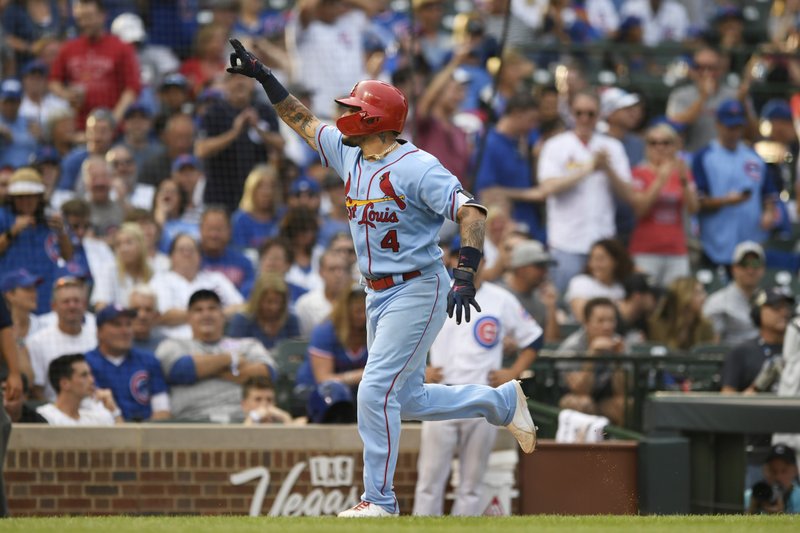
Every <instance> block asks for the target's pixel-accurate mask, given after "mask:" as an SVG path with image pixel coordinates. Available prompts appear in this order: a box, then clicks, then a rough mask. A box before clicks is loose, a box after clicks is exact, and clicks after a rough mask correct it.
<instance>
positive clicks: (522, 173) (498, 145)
mask: <svg viewBox="0 0 800 533" xmlns="http://www.w3.org/2000/svg"><path fill="white" fill-rule="evenodd" d="M519 144H520V143H519V141H518V140H517V139H512V138H510V137H506V136H505V135H503V134H502V133H499V132H498V131H497V130H495V129H492V130H490V131H489V133H488V135H487V136H486V147H485V148H484V150H483V159H481V162H480V167H479V168H478V174H477V176H476V178H475V193H476V194H478V195H480V193H481V191H483V190H484V189H488V188H490V187H508V188H512V189H529V188H531V187H532V186H533V181H532V179H531V159H530V149H529V147H528V145H527V143H526V144H525V146H526V150H525V153H521V151H520V149H519ZM511 218H512V219H514V221H515V222H517V223H521V224H523V225H525V226H526V227H527V231H528V233H530V235H531V236H532V237H533V238H534V239H536V240H537V241H540V242H545V239H546V235H545V230H544V226H543V224H542V223H541V222H540V221H539V214H538V213H537V211H536V207H535V206H534V204H532V203H530V202H513V204H512V208H511Z"/></svg>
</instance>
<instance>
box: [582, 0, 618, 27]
mask: <svg viewBox="0 0 800 533" xmlns="http://www.w3.org/2000/svg"><path fill="white" fill-rule="evenodd" d="M586 16H587V18H588V19H589V24H591V26H592V27H593V28H594V29H596V30H599V31H600V32H602V33H603V35H608V34H609V33H613V32H615V31H617V29H618V28H619V14H618V13H617V8H616V7H614V2H612V1H611V0H586Z"/></svg>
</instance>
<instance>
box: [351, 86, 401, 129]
mask: <svg viewBox="0 0 800 533" xmlns="http://www.w3.org/2000/svg"><path fill="white" fill-rule="evenodd" d="M336 102H337V103H338V104H341V105H343V106H347V107H354V108H358V111H357V112H355V113H353V114H352V115H348V116H346V117H342V118H340V119H339V120H337V121H336V127H337V128H339V131H341V132H342V133H344V134H345V135H369V134H371V133H378V132H381V131H396V132H398V133H399V132H401V131H403V127H404V126H405V123H406V115H407V114H408V101H407V100H406V97H405V96H403V93H402V92H400V89H398V88H397V87H394V86H393V85H389V84H388V83H384V82H382V81H378V80H366V81H360V82H358V83H356V85H355V87H353V90H352V91H350V96H348V97H347V98H338V99H337V100H336Z"/></svg>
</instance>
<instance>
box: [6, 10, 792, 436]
mask: <svg viewBox="0 0 800 533" xmlns="http://www.w3.org/2000/svg"><path fill="white" fill-rule="evenodd" d="M273 4H274V5H273ZM402 4H404V3H403V2H388V1H382V0H297V1H296V2H288V3H287V2H274V3H273V2H269V1H266V0H239V1H234V0H207V1H203V0H189V1H187V2H139V1H132V0H131V1H126V0H114V1H105V2H102V1H98V0H72V1H68V0H26V1H22V0H19V1H0V21H1V22H2V26H1V28H2V32H1V33H2V34H1V35H0V76H1V77H2V80H0V204H1V205H2V207H0V275H1V277H2V283H1V285H2V292H3V295H4V297H5V300H6V303H7V305H8V307H9V310H10V313H11V316H12V318H13V322H14V335H15V338H16V340H17V343H18V346H19V351H20V353H21V359H20V361H21V364H20V370H21V372H22V374H23V375H24V376H25V377H26V380H27V381H28V382H29V384H30V391H31V395H32V398H34V399H39V400H41V401H45V400H46V401H48V402H52V403H50V404H48V405H49V406H53V407H48V409H47V411H48V412H52V411H53V409H59V410H61V411H62V412H65V411H64V410H63V409H62V407H63V408H64V409H68V410H69V411H70V412H69V413H67V416H68V417H70V418H72V419H75V416H72V415H74V414H75V413H76V411H75V409H76V407H75V405H77V404H76V403H75V402H76V401H79V400H80V398H81V397H82V396H81V395H83V394H85V390H87V389H91V388H93V387H94V388H96V389H98V390H101V391H102V390H109V391H111V394H112V400H113V401H115V402H116V403H114V404H113V405H112V406H113V407H114V409H110V410H111V411H112V414H113V412H114V411H116V409H117V407H116V406H119V407H118V408H119V410H120V418H121V419H124V420H127V421H133V420H152V419H161V418H167V417H170V416H171V417H176V418H191V419H204V420H216V421H230V420H236V419H239V418H243V417H244V418H246V419H247V420H249V421H250V423H253V422H254V421H256V419H258V420H262V419H263V420H266V419H269V420H281V421H286V420H288V419H287V416H289V415H286V413H283V412H282V411H279V410H274V409H273V408H272V407H270V406H271V405H272V403H270V402H271V400H270V401H267V400H264V399H258V400H254V399H253V398H251V397H250V396H251V395H255V396H253V397H256V396H258V398H261V395H259V394H260V392H259V391H263V390H266V389H269V388H270V385H269V383H270V381H271V380H275V379H276V378H277V377H278V376H280V375H281V374H282V372H286V371H288V369H285V368H281V360H280V359H279V358H278V357H277V352H278V351H279V348H280V345H281V343H282V341H285V340H287V339H296V338H301V339H305V340H307V341H309V348H308V350H307V352H306V354H305V357H306V359H305V362H304V363H303V364H302V365H301V368H300V370H299V372H298V380H297V385H298V386H297V389H296V390H295V391H294V392H295V394H296V395H298V396H299V397H301V398H303V399H305V398H309V397H310V395H311V394H312V392H314V393H315V394H317V395H319V391H318V390H315V387H317V386H318V385H320V384H321V383H323V382H326V381H331V380H332V381H335V382H338V383H341V384H344V385H345V386H346V388H347V389H350V390H349V393H351V394H356V392H357V385H358V382H359V379H360V372H361V368H363V366H364V364H365V363H366V360H367V357H368V354H367V350H366V344H367V340H366V331H365V318H364V314H363V313H364V311H363V306H364V302H363V298H362V296H363V291H362V290H361V288H360V287H358V285H357V284H358V282H359V275H358V272H357V270H356V265H355V249H354V247H353V243H352V240H351V239H350V237H349V229H348V220H347V212H346V209H345V184H344V183H343V182H342V180H341V179H340V178H339V177H338V176H335V175H331V174H330V172H329V171H328V170H327V169H326V168H325V167H324V166H323V164H322V163H321V162H320V161H319V158H318V156H317V155H316V153H315V152H314V151H313V150H312V149H311V148H309V147H308V146H307V145H305V144H304V143H303V142H302V141H301V140H300V139H299V137H297V136H296V135H295V134H294V133H293V132H291V131H290V130H289V129H287V128H285V127H284V125H283V124H280V123H279V121H278V118H277V115H276V114H275V112H274V110H273V109H272V107H271V106H270V105H268V102H267V100H266V99H265V97H264V95H263V94H261V93H260V90H256V87H254V84H253V82H252V80H250V79H249V78H246V77H243V76H232V75H229V74H227V73H226V72H225V67H226V62H227V56H228V54H229V52H230V50H229V46H228V44H227V39H228V38H230V37H236V38H239V39H241V40H242V41H243V42H244V43H245V45H246V46H247V47H248V48H249V49H252V50H254V51H255V53H257V54H258V55H259V57H260V59H261V60H262V61H264V62H265V63H266V64H267V65H269V66H270V68H272V69H273V71H274V72H275V73H276V75H277V76H278V77H279V78H280V79H281V80H282V81H283V82H285V83H286V84H287V86H288V87H289V88H290V91H291V92H292V93H293V94H295V95H296V96H297V97H298V98H299V99H301V100H302V101H303V102H305V103H306V105H308V106H309V107H310V108H311V109H312V110H313V112H314V113H315V114H316V115H318V116H320V117H321V118H323V119H325V120H327V121H331V120H334V119H335V118H336V117H337V114H338V113H339V112H340V109H337V107H336V105H335V104H334V103H333V99H334V98H335V97H339V96H342V95H343V94H347V93H348V92H349V91H350V88H351V87H352V86H353V84H354V83H355V82H356V81H359V80H361V79H365V78H377V79H383V80H386V81H390V82H392V83H394V84H395V85H396V86H398V87H400V88H401V89H402V90H403V91H404V92H405V93H406V94H407V96H408V98H409V101H410V104H411V111H410V120H409V121H408V126H407V131H405V132H403V137H404V138H406V139H409V140H410V141H412V142H414V143H416V144H417V145H418V146H420V148H423V149H425V150H426V151H429V152H430V153H432V154H433V155H434V156H436V157H437V158H438V159H439V160H440V161H442V162H443V163H444V164H445V166H446V167H447V168H448V169H449V170H450V171H452V172H453V173H454V174H455V175H456V176H457V177H458V178H459V180H460V181H461V182H462V183H463V184H464V186H465V188H466V189H468V190H470V191H472V192H473V193H475V194H476V195H477V196H478V198H479V200H480V201H481V202H482V203H483V204H485V205H486V206H487V207H488V209H489V218H488V221H487V239H486V244H485V256H486V261H485V265H484V274H483V279H484V281H487V282H495V283H497V284H499V285H501V286H504V287H505V288H507V289H509V290H510V291H511V292H512V293H513V294H514V295H515V296H516V297H517V298H518V299H519V301H520V303H521V304H522V306H523V307H524V308H525V309H526V310H527V311H528V312H529V313H530V314H531V316H533V317H534V318H535V319H536V320H537V322H538V323H539V324H540V325H541V327H542V329H543V331H544V340H545V341H546V342H547V343H548V344H549V345H550V346H551V347H552V348H554V349H555V350H556V351H557V352H558V353H579V352H580V353H588V354H602V353H626V352H627V350H628V348H629V347H630V346H632V345H635V344H637V343H638V344H640V343H643V342H652V343H660V344H662V345H664V346H666V347H667V348H668V349H669V350H671V351H679V350H684V351H686V350H690V349H691V348H693V347H695V346H697V345H700V344H704V343H724V344H727V345H730V346H736V345H738V344H740V343H742V342H752V339H753V338H756V336H757V333H758V329H759V326H758V325H757V324H755V323H754V322H753V312H752V309H753V308H754V306H756V307H758V306H760V305H762V304H758V303H757V302H755V300H754V298H755V297H756V296H757V294H758V290H759V288H763V287H765V286H768V285H771V284H772V283H773V278H772V276H771V272H772V270H773V269H776V268H781V269H786V270H789V271H790V272H791V278H795V277H796V272H797V269H798V267H799V266H800V255H798V254H797V253H796V251H795V250H789V251H786V250H783V249H781V250H777V249H775V248H774V247H773V246H772V245H773V243H774V242H775V241H776V240H781V239H783V242H784V243H785V242H786V239H789V238H791V236H792V232H793V227H794V225H795V224H796V220H797V218H798V217H797V213H798V208H797V207H796V204H795V202H794V200H793V198H794V196H795V194H794V190H795V186H796V184H797V181H796V180H795V176H796V174H797V165H796V161H797V153H798V139H797V135H796V132H795V130H794V128H793V127H792V107H791V104H790V99H791V97H792V91H791V90H790V89H787V87H791V86H792V84H796V83H798V82H800V61H798V60H797V58H796V54H795V55H792V52H793V51H795V50H796V48H797V46H798V36H800V23H798V20H800V18H798V16H799V14H800V8H799V7H798V5H797V2H792V1H788V0H786V1H783V0H776V1H775V2H773V3H772V5H771V6H770V9H769V10H764V9H762V10H761V11H757V10H754V8H753V7H752V6H749V5H747V3H740V2H723V1H721V0H720V1H718V2H705V1H700V0H680V1H679V0H583V1H563V0H536V1H533V2H522V1H519V2H518V1H513V0H512V1H510V2H507V1H505V0H474V1H469V0H465V1H458V2H451V1H445V0H409V1H408V2H405V4H406V5H405V6H403V5H402ZM507 9H510V11H509V12H507ZM746 22H747V23H748V24H747V25H746V24H745V23H746ZM506 27H507V31H504V28H506ZM595 49H596V50H600V51H601V52H600V53H599V55H598V52H596V50H595ZM597 57H601V61H600V62H599V63H598V62H597V61H596V58H597ZM598 66H599V67H600V68H601V69H603V72H602V74H604V76H599V77H598V76H596V72H595V70H594V69H596V67H598ZM634 74H637V75H640V76H645V77H647V78H648V79H650V80H656V81H658V82H659V83H662V82H663V83H662V85H661V86H662V88H663V89H664V90H665V91H666V92H665V97H664V98H663V101H659V100H658V99H656V98H654V97H653V95H651V94H649V93H648V91H647V90H646V89H644V88H641V87H637V86H636V83H635V82H634V80H635V79H641V78H635V76H634ZM769 83H772V85H770V84H769ZM770 88H772V89H770ZM756 89H758V90H756ZM770 91H771V92H770ZM453 233H454V228H453V227H452V226H448V225H446V226H445V227H444V229H443V231H442V234H441V238H442V246H443V247H444V248H451V247H453V246H457V245H455V244H453V242H452V241H453V237H454V236H453ZM790 242H791V241H790ZM702 269H706V270H708V271H709V272H710V275H711V276H712V278H713V280H714V283H712V285H714V288H715V289H717V288H719V287H722V288H719V290H717V291H716V292H715V293H714V294H711V295H710V296H709V297H708V299H707V300H706V286H707V285H709V284H708V283H701V282H700V281H698V278H696V277H695V274H696V272H697V271H698V270H702ZM354 284H356V287H357V288H356V289H354V288H353V286H354ZM794 286H795V285H794V283H793V282H792V283H789V284H788V287H789V288H790V289H791V288H792V287H794ZM770 302H771V300H769V299H767V303H765V304H763V305H767V306H769V305H771V303H770ZM576 328H577V330H576ZM570 331H574V333H571V334H570ZM559 345H560V346H559ZM509 350H513V347H509ZM76 354H84V355H85V359H80V358H78V357H75V355H76ZM67 355H69V356H71V358H70V359H68V360H63V359H60V358H62V357H63V356H67ZM55 361H60V363H59V364H58V365H55V366H54V362H55ZM86 365H88V368H89V371H90V373H91V374H93V377H92V378H91V379H90V380H89V378H86V377H85V376H83V374H84V373H85V372H84V370H85V369H86V368H85V366H86ZM589 370H593V372H590V371H589ZM726 375H728V374H726ZM747 376H748V379H749V374H747ZM253 379H256V381H257V383H255V384H253V383H251V381H252V380H253ZM742 379H744V378H741V377H740V378H739V381H738V382H737V385H736V388H737V389H740V390H743V389H746V388H747V387H749V386H750V385H751V384H743V383H742ZM126 380H129V381H130V383H128V384H127V385H126ZM618 381H619V380H618V379H617V376H616V375H615V373H614V372H612V371H610V370H609V369H606V368H600V367H599V366H598V368H595V369H590V368H587V367H585V366H583V367H580V368H577V367H576V368H575V369H573V370H571V371H570V372H568V373H567V374H566V375H565V379H564V382H565V393H566V396H565V400H564V405H570V406H577V407H580V408H581V409H583V410H586V411H590V412H602V413H603V414H606V415H608V416H609V417H610V418H611V419H612V420H614V421H620V415H619V413H620V412H621V410H622V408H623V407H624V405H623V403H624V402H623V400H624V397H623V396H624V395H622V393H621V390H620V388H619V386H618ZM246 382H247V383H251V385H250V386H249V388H247V390H245V391H244V396H242V385H243V384H244V383H246ZM265 383H266V385H265ZM775 386H777V385H775ZM347 393H348V391H342V392H341V394H343V395H346V394H347ZM273 395H274V391H273ZM101 396H102V394H101ZM267 396H269V395H267ZM270 397H271V396H270ZM211 398H213V402H211V403H209V402H210V399H211ZM242 398H244V402H245V403H246V404H247V405H248V406H249V407H244V408H243V407H242ZM265 402H266V403H265ZM79 403H80V402H79ZM100 403H101V404H102V403H104V402H100ZM106 407H108V405H106ZM283 407H286V406H283ZM255 412H258V415H255V414H252V413H255ZM292 414H297V413H292ZM284 415H286V416H284ZM42 416H44V417H45V418H47V419H48V420H51V419H53V417H52V416H51V417H48V416H45V415H44V414H43V415H42ZM113 419H114V417H111V418H110V420H113Z"/></svg>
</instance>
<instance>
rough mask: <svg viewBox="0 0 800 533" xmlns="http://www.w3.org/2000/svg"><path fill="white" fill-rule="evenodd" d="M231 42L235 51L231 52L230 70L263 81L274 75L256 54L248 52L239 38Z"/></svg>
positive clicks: (232, 72)
mask: <svg viewBox="0 0 800 533" xmlns="http://www.w3.org/2000/svg"><path fill="white" fill-rule="evenodd" d="M229 42H230V43H231V46H233V50H234V51H233V52H232V53H231V66H230V67H228V72H230V73H231V74H241V75H242V76H247V77H248V78H255V79H257V80H258V81H263V80H264V79H266V78H268V77H270V76H272V71H271V70H270V69H269V68H267V67H266V66H265V65H264V63H262V62H261V61H259V60H258V58H257V57H256V56H254V55H253V54H252V53H250V52H248V51H247V49H246V48H245V47H244V45H243V44H242V43H241V42H239V39H230V41H229Z"/></svg>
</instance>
